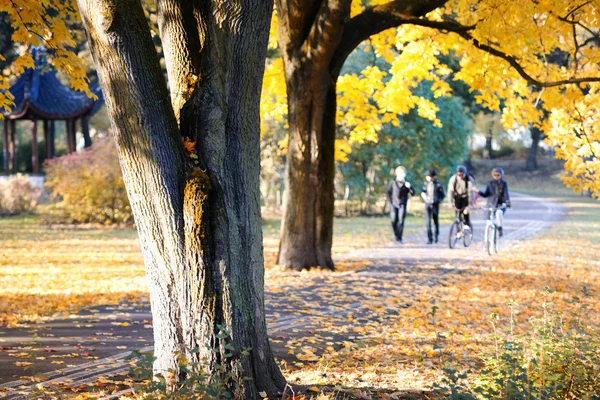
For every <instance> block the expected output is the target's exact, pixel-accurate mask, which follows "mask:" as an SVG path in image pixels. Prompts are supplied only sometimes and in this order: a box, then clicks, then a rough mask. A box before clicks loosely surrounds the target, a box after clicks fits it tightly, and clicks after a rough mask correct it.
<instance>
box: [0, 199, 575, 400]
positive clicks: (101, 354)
mask: <svg viewBox="0 0 600 400" xmlns="http://www.w3.org/2000/svg"><path fill="white" fill-rule="evenodd" d="M564 213H565V210H564V209H563V208H562V207H560V206H559V205H557V204H555V203H551V202H546V201H543V200H542V199H539V198H535V197H531V196H525V195H519V194H516V193H515V194H513V208H512V209H510V210H508V211H507V214H506V217H505V223H504V226H505V228H504V230H505V232H506V234H505V237H504V240H503V248H502V249H501V251H508V248H509V247H510V246H512V245H513V244H515V243H518V242H521V241H522V240H523V239H526V238H528V237H530V236H531V235H535V234H537V233H539V232H541V231H543V230H545V229H547V228H548V227H549V226H550V225H552V224H553V223H555V222H557V221H559V220H560V219H561V218H563V216H564ZM473 220H474V226H475V237H474V242H473V244H472V245H471V247H470V248H464V247H460V246H457V248H456V249H454V250H451V249H449V248H448V245H447V235H448V230H449V227H448V226H445V227H443V228H442V231H441V234H440V243H438V244H434V245H427V244H425V243H426V241H427V239H426V235H425V234H424V233H422V234H419V235H413V236H412V237H409V238H407V241H406V243H405V244H403V245H399V244H395V243H392V242H390V243H389V244H387V245H384V246H381V247H377V248H370V249H363V250H358V251H354V252H351V253H348V254H344V255H343V256H340V257H338V259H346V260H367V261H369V265H368V266H367V267H365V268H363V269H360V270H358V271H352V272H346V273H337V274H320V275H315V276H314V277H311V278H309V279H310V281H309V282H308V281H306V279H305V282H303V285H302V287H298V285H295V283H294V282H293V281H290V283H289V287H285V286H284V287H280V288H279V290H277V291H276V292H269V291H267V292H266V304H267V322H268V326H269V331H270V336H271V340H272V344H273V348H274V351H275V353H276V355H278V356H279V357H281V358H286V357H288V348H287V347H286V345H287V343H289V342H290V340H292V341H293V340H294V338H302V337H305V336H307V335H312V334H313V333H314V332H315V331H319V330H320V331H321V333H322V334H323V337H324V339H323V340H329V341H335V342H338V343H339V342H340V341H341V340H353V339H355V337H356V336H354V335H352V333H351V332H350V333H348V334H346V335H345V337H344V335H342V337H339V334H338V335H337V336H335V335H327V330H328V329H329V328H328V327H323V326H320V324H321V322H320V321H323V320H324V319H329V320H332V321H334V322H333V323H336V322H335V321H336V320H337V321H338V322H337V323H338V324H341V323H343V321H345V319H346V318H348V317H351V318H353V319H354V320H359V321H360V320H361V318H362V320H363V322H365V321H366V322H368V321H369V320H373V319H383V318H386V317H387V316H388V315H390V314H394V313H397V311H398V308H402V307H405V306H406V307H408V306H409V305H410V296H408V295H407V296H406V304H395V305H394V306H393V307H391V306H386V307H382V308H378V309H377V310H376V311H375V312H374V311H373V307H372V304H371V305H369V304H367V303H369V301H368V297H369V296H368V292H370V291H380V290H390V288H391V287H393V288H395V287H397V286H402V287H404V288H405V289H404V290H406V291H408V290H410V287H412V286H411V285H415V284H417V285H434V284H436V283H437V282H439V281H440V280H443V279H444V276H445V275H446V274H447V273H450V272H452V271H453V270H454V269H455V268H456V266H457V265H460V264H461V263H469V262H472V261H474V260H480V259H483V258H487V257H489V256H488V255H487V253H486V252H485V251H484V247H483V243H482V238H483V230H484V226H485V221H484V220H483V212H482V211H480V212H476V213H475V214H474V218H473ZM399 260H401V265H400V266H399V264H398V261H399ZM432 263H434V264H435V266H432V265H433V264H432ZM417 272H419V273H417ZM400 280H403V283H402V284H401V285H398V284H394V282H395V283H399V282H400ZM407 282H408V283H409V284H407ZM340 284H342V287H344V288H347V292H348V293H351V294H352V295H353V298H354V301H352V302H348V301H347V298H348V297H349V296H348V293H339V290H340V289H339V288H340ZM334 288H335V289H334ZM365 288H366V289H367V290H361V289H365ZM291 292H294V293H295V296H294V297H290V295H289V294H290V293H291ZM340 295H343V296H342V297H339V296H340ZM337 298H340V299H345V300H344V301H336V299H337ZM151 324H152V323H151V316H150V313H149V307H148V304H146V303H142V304H125V305H121V306H118V307H98V308H94V309H91V310H88V311H84V312H81V313H80V314H78V315H73V316H71V317H70V318H67V319H60V320H50V321H47V322H45V323H43V324H36V325H31V326H22V327H18V328H10V329H9V328H4V329H0V397H6V398H11V399H13V398H24V396H25V393H27V392H28V391H30V390H31V389H33V388H34V387H35V385H39V384H40V382H39V379H38V378H39V377H40V376H43V377H44V383H43V384H44V385H45V386H49V385H59V386H60V384H61V383H64V382H68V383H69V385H70V386H77V385H85V384H87V383H90V382H92V381H93V380H95V379H97V378H98V377H99V376H109V375H114V374H118V373H125V372H126V371H127V370H128V369H129V365H128V362H127V361H126V357H127V356H128V355H129V354H130V351H131V350H135V349H142V350H143V351H151V343H152V329H151V328H152V325H151ZM317 346H318V344H317ZM288 358H289V357H288ZM23 363H31V364H23ZM25 366H26V367H25Z"/></svg>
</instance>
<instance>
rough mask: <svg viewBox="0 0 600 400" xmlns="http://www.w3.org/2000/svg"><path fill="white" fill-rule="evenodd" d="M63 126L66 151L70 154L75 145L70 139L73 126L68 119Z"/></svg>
mask: <svg viewBox="0 0 600 400" xmlns="http://www.w3.org/2000/svg"><path fill="white" fill-rule="evenodd" d="M65 127H66V131H67V153H68V154H71V153H72V152H74V151H75V146H74V145H73V140H72V132H73V130H72V129H73V127H72V123H71V120H70V119H67V120H65Z"/></svg>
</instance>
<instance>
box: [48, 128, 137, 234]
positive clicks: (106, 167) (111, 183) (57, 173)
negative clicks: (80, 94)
mask: <svg viewBox="0 0 600 400" xmlns="http://www.w3.org/2000/svg"><path fill="white" fill-rule="evenodd" d="M45 165H46V187H47V188H48V189H49V190H50V192H51V195H52V197H53V198H55V199H57V200H59V202H58V203H57V204H56V207H57V208H58V209H59V210H60V211H61V212H62V214H63V218H65V219H67V220H69V222H79V223H82V222H83V223H85V222H99V223H104V224H111V223H127V222H130V221H131V220H132V216H131V208H130V206H129V200H128V198H127V193H126V191H125V184H124V182H123V177H122V175H121V169H120V167H119V160H118V157H117V154H116V149H115V146H114V144H113V143H112V141H111V140H109V139H108V138H106V139H101V140H98V141H97V142H96V143H95V144H94V145H93V146H92V147H91V148H89V149H86V150H84V151H80V152H77V153H72V154H69V155H66V156H63V157H59V158H55V159H53V160H49V161H47V162H46V164H45Z"/></svg>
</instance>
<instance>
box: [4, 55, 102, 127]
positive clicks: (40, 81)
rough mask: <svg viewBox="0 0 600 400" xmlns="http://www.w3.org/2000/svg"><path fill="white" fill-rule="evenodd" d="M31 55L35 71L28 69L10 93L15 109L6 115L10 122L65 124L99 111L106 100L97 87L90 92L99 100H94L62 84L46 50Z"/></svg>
mask: <svg viewBox="0 0 600 400" xmlns="http://www.w3.org/2000/svg"><path fill="white" fill-rule="evenodd" d="M31 53H32V56H33V60H34V62H35V67H34V68H33V69H31V68H28V69H26V70H25V72H24V73H23V74H22V75H21V76H19V78H17V81H16V82H15V83H14V84H13V85H12V86H11V87H10V89H9V90H10V92H11V93H12V95H13V96H14V102H15V106H14V107H13V110H12V112H10V113H7V114H5V115H6V116H7V117H8V118H10V119H46V120H65V119H75V118H80V117H83V116H86V115H92V114H94V113H95V112H96V111H98V109H100V107H101V106H102V104H103V103H104V97H103V96H102V91H101V90H100V87H99V86H98V85H97V84H96V85H94V86H92V87H91V88H90V89H91V90H92V92H93V93H94V94H95V95H96V96H98V99H97V100H93V99H91V98H89V97H88V96H87V95H86V94H85V93H84V92H79V91H76V90H73V89H71V88H69V87H67V86H65V85H63V84H62V83H61V82H60V80H59V79H58V78H57V77H56V71H55V69H54V68H53V67H52V66H51V65H50V64H49V63H48V60H47V59H46V50H45V49H44V48H43V47H32V49H31Z"/></svg>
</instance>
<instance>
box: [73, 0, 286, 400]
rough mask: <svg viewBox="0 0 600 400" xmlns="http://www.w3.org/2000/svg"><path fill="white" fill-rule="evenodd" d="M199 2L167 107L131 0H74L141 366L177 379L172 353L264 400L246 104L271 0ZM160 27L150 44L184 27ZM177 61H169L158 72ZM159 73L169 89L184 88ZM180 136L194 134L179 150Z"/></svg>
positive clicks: (267, 382) (266, 376)
mask: <svg viewBox="0 0 600 400" xmlns="http://www.w3.org/2000/svg"><path fill="white" fill-rule="evenodd" d="M181 4H182V3H178V2H176V1H173V2H162V7H164V8H163V10H172V9H173V8H177V7H180V6H181ZM198 4H200V2H199V3H198ZM201 4H202V5H201V6H197V8H194V9H195V10H196V11H198V12H199V13H198V14H195V15H196V17H197V19H196V21H197V23H198V24H199V25H198V27H197V29H198V31H202V34H203V35H205V36H203V37H205V38H206V42H204V45H203V46H202V49H201V54H199V55H198V59H199V64H198V65H199V66H198V68H199V71H198V72H199V74H198V80H197V82H195V83H194V85H193V90H192V92H191V93H190V94H189V96H187V97H185V99H184V100H182V99H181V98H179V97H178V96H171V102H172V103H173V104H174V105H176V107H179V106H178V105H180V104H182V103H183V104H184V105H183V106H181V108H178V109H177V113H176V112H175V111H174V108H173V106H172V104H171V102H169V101H165V99H168V98H169V93H168V91H167V86H166V82H165V81H164V78H163V77H162V73H161V69H160V65H159V63H158V58H157V55H156V51H155V49H154V46H153V44H152V41H151V38H150V34H149V30H148V26H147V23H146V19H145V17H144V13H143V10H142V7H141V5H140V3H139V1H137V0H123V1H120V2H114V1H110V0H79V5H80V10H81V12H82V16H83V21H84V24H85V26H86V30H87V32H88V37H89V40H90V47H91V49H92V54H93V56H94V60H95V62H96V64H97V66H98V70H99V76H100V81H101V84H102V88H103V93H104V96H105V99H106V105H107V109H108V112H109V115H110V117H111V121H112V124H113V131H114V136H115V140H116V142H117V150H118V153H119V159H120V162H121V167H122V170H123V176H124V180H125V184H126V187H127V191H128V196H129V198H130V202H131V207H132V210H133V214H134V218H135V220H136V225H137V227H138V232H139V236H140V241H141V244H142V251H143V255H144V260H145V264H146V271H147V275H148V281H149V288H150V299H151V305H152V316H153V321H154V341H155V349H154V350H155V357H156V361H155V362H154V372H155V374H162V375H163V376H165V377H167V379H168V381H169V382H171V383H174V382H175V381H177V380H178V379H183V378H185V376H184V375H183V374H181V371H182V369H181V367H182V365H181V362H180V358H179V356H178V354H182V355H184V356H185V357H184V358H185V360H186V361H185V362H184V363H185V364H186V366H187V368H188V369H190V368H191V369H201V370H204V372H206V373H207V376H208V377H209V378H210V379H217V378H218V377H219V376H220V377H221V379H222V380H226V381H227V382H228V385H229V387H230V389H231V391H232V392H233V395H234V397H235V398H240V399H242V398H244V399H256V398H260V396H259V392H262V391H264V392H266V393H267V394H268V396H269V397H272V398H275V397H280V396H281V391H282V390H283V388H284V386H285V380H284V378H283V376H282V375H281V372H280V371H279V369H278V367H277V365H276V364H275V361H274V359H273V355H272V353H271V350H270V345H269V341H268V338H267V329H266V322H265V313H264V265H263V253H262V227H261V215H260V190H259V189H260V186H259V176H260V173H259V172H260V133H259V126H260V125H259V109H258V106H259V99H260V89H261V83H262V74H263V70H264V60H265V54H266V43H267V35H268V32H269V29H268V28H269V18H270V14H271V8H272V3H270V2H268V1H254V2H252V1H246V2H239V3H237V2H236V3H235V4H230V3H227V4H224V3H222V2H220V1H214V2H213V3H211V4H209V3H206V2H202V3H201ZM194 7H196V5H194ZM202 7H204V8H202ZM174 15H175V16H174V18H175V20H176V19H178V18H182V17H181V15H180V14H179V15H178V14H174ZM167 25H168V24H166V25H163V26H162V27H161V31H162V33H163V34H166V33H167V31H168V34H169V35H172V36H171V39H168V38H167V40H164V41H163V45H165V47H170V46H181V45H184V44H183V42H184V41H179V40H178V39H177V36H178V35H185V33H182V32H181V31H180V32H178V33H176V32H173V31H171V29H173V28H172V27H174V26H182V24H178V23H176V24H174V25H172V26H171V28H169V27H168V26H167ZM186 29H187V28H186ZM165 43H166V44H165ZM169 52H170V54H183V53H185V51H182V50H181V49H175V50H172V49H167V48H165V54H167V53H169ZM186 57H187V56H181V57H180V56H177V57H169V60H168V61H167V62H168V63H170V65H168V66H167V70H168V71H169V70H170V69H172V70H176V69H178V68H179V66H178V64H177V63H178V61H177V60H180V61H182V62H186V63H187V62H189V60H188V59H187V58H186ZM172 76H174V75H172V74H169V78H170V80H171V83H172V86H171V91H178V90H180V89H181V90H183V89H189V85H188V84H187V83H186V86H185V88H184V87H181V85H183V83H182V82H187V81H186V80H185V79H179V78H177V79H173V78H172ZM173 82H179V83H177V84H176V85H175V86H173ZM177 116H179V125H180V128H179V127H178V119H177ZM180 129H181V130H180ZM182 134H183V135H184V136H186V137H188V138H190V139H192V140H194V141H195V143H196V146H195V147H196V148H195V151H194V152H192V154H191V155H192V156H193V157H190V154H188V153H186V150H185V149H184V147H183V145H182ZM196 156H197V159H196V158H195V157H196ZM195 160H197V162H196V161H195ZM245 378H250V379H245Z"/></svg>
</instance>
